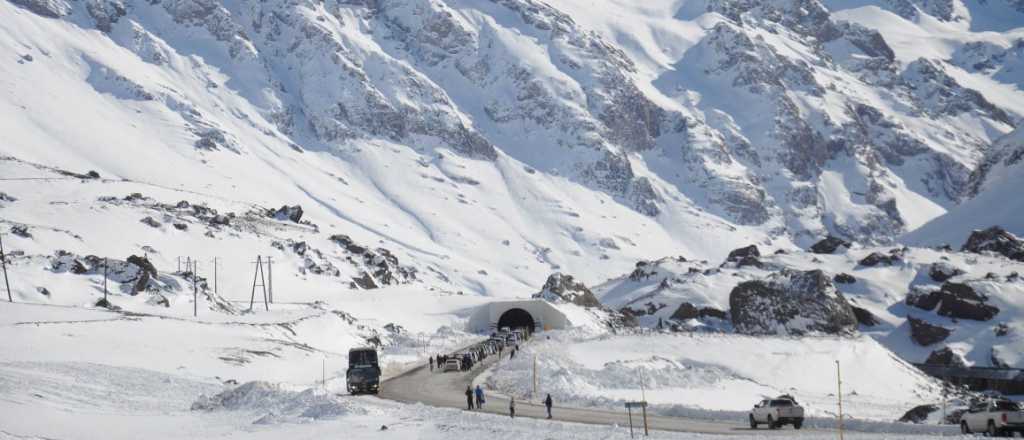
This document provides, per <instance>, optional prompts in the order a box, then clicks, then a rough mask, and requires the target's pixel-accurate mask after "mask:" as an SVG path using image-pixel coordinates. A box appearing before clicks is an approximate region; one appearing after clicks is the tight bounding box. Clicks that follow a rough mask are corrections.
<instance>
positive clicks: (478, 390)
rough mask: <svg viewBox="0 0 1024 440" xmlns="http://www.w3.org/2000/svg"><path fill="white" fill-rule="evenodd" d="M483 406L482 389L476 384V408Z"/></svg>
mask: <svg viewBox="0 0 1024 440" xmlns="http://www.w3.org/2000/svg"><path fill="white" fill-rule="evenodd" d="M483 407H484V389H483V388H480V385H477V386H476V409H481V408H483Z"/></svg>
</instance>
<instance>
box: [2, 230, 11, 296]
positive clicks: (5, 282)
mask: <svg viewBox="0 0 1024 440" xmlns="http://www.w3.org/2000/svg"><path fill="white" fill-rule="evenodd" d="M0 266H3V269H4V285H5V286H7V301H10V302H14V297H12V296H11V281H10V280H9V279H8V278H7V254H5V253H4V240H3V234H0Z"/></svg>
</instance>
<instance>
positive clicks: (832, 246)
mask: <svg viewBox="0 0 1024 440" xmlns="http://www.w3.org/2000/svg"><path fill="white" fill-rule="evenodd" d="M851 245H852V244H851V243H850V242H848V241H846V240H843V239H841V238H839V237H833V236H831V235H829V236H828V237H825V238H823V239H822V240H821V241H819V242H817V243H814V245H812V246H811V252H814V253H816V254H832V253H835V251H837V250H839V248H841V247H842V248H846V249H849V248H850V246H851Z"/></svg>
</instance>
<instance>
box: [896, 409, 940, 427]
mask: <svg viewBox="0 0 1024 440" xmlns="http://www.w3.org/2000/svg"><path fill="white" fill-rule="evenodd" d="M938 410H939V406H938V405H932V404H926V405H918V406H915V407H913V408H911V409H910V410H908V411H907V412H905V413H903V416H902V417H900V418H899V421H900V422H902V423H924V422H925V421H927V420H928V416H929V415H930V414H931V413H933V412H935V411H938Z"/></svg>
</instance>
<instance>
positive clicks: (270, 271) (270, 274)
mask: <svg viewBox="0 0 1024 440" xmlns="http://www.w3.org/2000/svg"><path fill="white" fill-rule="evenodd" d="M272 264H273V261H271V259H270V256H269V255H267V284H270V285H269V286H267V296H269V297H270V303H271V304H273V303H274V266H272Z"/></svg>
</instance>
